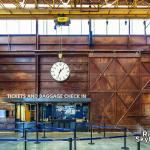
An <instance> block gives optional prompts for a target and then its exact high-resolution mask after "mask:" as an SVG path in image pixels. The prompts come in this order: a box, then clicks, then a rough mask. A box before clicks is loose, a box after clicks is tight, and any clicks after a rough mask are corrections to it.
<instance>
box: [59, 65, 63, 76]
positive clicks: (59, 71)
mask: <svg viewBox="0 0 150 150" xmlns="http://www.w3.org/2000/svg"><path fill="white" fill-rule="evenodd" d="M63 69H64V67H63V68H62V69H60V70H59V73H58V77H59V75H60V73H61V71H62V70H63Z"/></svg>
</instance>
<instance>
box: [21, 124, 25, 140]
mask: <svg viewBox="0 0 150 150" xmlns="http://www.w3.org/2000/svg"><path fill="white" fill-rule="evenodd" d="M24 136H25V127H24V122H23V124H22V137H21V138H24Z"/></svg>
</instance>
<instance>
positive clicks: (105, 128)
mask: <svg viewBox="0 0 150 150" xmlns="http://www.w3.org/2000/svg"><path fill="white" fill-rule="evenodd" d="M103 131H104V138H105V137H106V124H105V122H104V129H103Z"/></svg>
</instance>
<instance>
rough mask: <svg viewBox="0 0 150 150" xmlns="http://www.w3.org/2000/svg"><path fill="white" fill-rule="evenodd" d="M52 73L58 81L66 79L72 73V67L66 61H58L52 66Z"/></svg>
mask: <svg viewBox="0 0 150 150" xmlns="http://www.w3.org/2000/svg"><path fill="white" fill-rule="evenodd" d="M50 73H51V76H52V77H53V79H55V80H56V81H65V80H66V79H67V78H68V77H69V75H70V69H69V66H68V65H67V64H66V63H64V62H56V63H55V64H53V66H52V67H51V70H50Z"/></svg>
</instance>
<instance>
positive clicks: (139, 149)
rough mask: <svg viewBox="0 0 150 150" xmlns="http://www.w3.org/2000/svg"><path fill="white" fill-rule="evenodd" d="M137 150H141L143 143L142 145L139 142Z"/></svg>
mask: <svg viewBox="0 0 150 150" xmlns="http://www.w3.org/2000/svg"><path fill="white" fill-rule="evenodd" d="M137 150H141V143H140V141H139V142H137Z"/></svg>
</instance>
